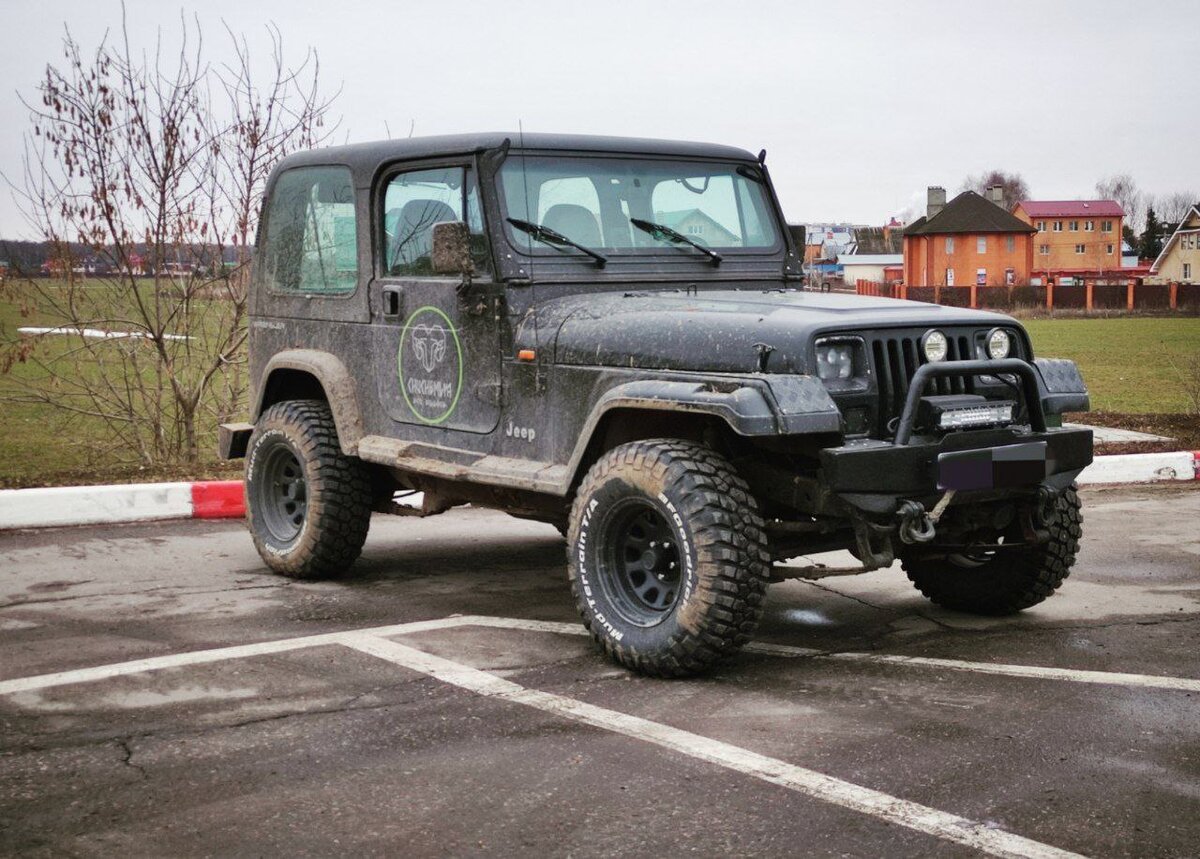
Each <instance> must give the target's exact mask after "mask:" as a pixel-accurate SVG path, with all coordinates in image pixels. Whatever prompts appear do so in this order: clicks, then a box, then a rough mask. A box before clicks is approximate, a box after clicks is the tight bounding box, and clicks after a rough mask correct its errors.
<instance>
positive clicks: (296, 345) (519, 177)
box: [221, 134, 1092, 675]
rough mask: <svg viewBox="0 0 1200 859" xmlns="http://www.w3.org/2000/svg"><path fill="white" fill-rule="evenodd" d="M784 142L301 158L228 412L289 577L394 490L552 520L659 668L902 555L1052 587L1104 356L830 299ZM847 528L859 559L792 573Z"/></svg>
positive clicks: (990, 598)
mask: <svg viewBox="0 0 1200 859" xmlns="http://www.w3.org/2000/svg"><path fill="white" fill-rule="evenodd" d="M764 155H765V153H760V154H759V156H758V157H755V156H753V155H751V154H750V153H748V152H745V151H743V150H741V149H734V148H730V147H726V146H713V145H707V144H699V143H675V142H664V141H656V140H638V139H619V138H604V137H574V136H559V135H532V134H526V135H520V136H519V135H516V134H513V135H505V134H478V135H464V136H449V137H430V138H425V139H420V138H417V139H409V140H398V141H388V142H382V143H373V144H364V145H357V146H346V147H340V148H332V149H323V150H319V151H313V152H306V153H303V154H298V155H293V156H291V157H289V158H287V159H285V160H284V161H283V163H282V164H280V165H279V167H278V169H277V170H276V171H275V173H274V174H273V176H272V178H271V181H270V183H269V187H268V189H267V196H266V203H265V205H264V209H263V217H262V222H261V225H260V228H259V237H258V248H257V254H256V260H255V272H254V277H253V286H252V288H251V295H250V323H249V324H250V332H249V343H250V345H249V350H250V351H249V354H250V369H251V378H252V380H253V393H252V403H253V412H252V417H253V424H231V425H225V426H223V427H221V452H222V455H223V456H224V457H227V458H236V457H242V456H245V457H246V499H247V506H248V510H249V515H248V518H249V527H250V531H251V534H252V535H253V538H254V542H255V544H256V545H257V547H258V550H259V552H260V553H261V554H262V557H263V559H264V560H265V561H266V563H267V565H268V566H270V567H271V568H272V569H273V570H275V571H277V572H279V573H282V574H284V575H288V576H296V577H304V578H307V577H316V576H334V575H338V574H340V573H343V572H345V571H346V570H347V568H348V567H350V566H351V564H352V563H353V562H354V560H355V558H357V557H358V555H359V552H360V551H361V549H362V545H363V542H364V540H365V539H366V536H367V528H368V526H369V524H370V519H371V514H372V511H380V512H391V513H416V514H418V515H424V516H427V515H432V514H435V513H441V512H443V511H445V510H448V509H450V508H451V507H454V506H456V505H462V504H468V503H469V504H476V505H484V506H488V507H494V508H498V509H500V510H504V511H507V512H509V513H511V514H512V515H514V516H518V517H522V518H529V519H536V520H541V521H544V522H547V523H550V524H552V525H554V526H555V527H557V528H558V529H559V530H560V531H561V532H562V533H563V534H564V535H565V536H566V539H567V545H568V548H567V569H568V574H569V577H570V583H571V589H572V592H573V594H574V596H575V600H576V603H577V604H578V607H579V611H580V613H581V614H582V615H583V622H584V624H585V625H586V626H587V627H588V629H590V630H591V633H592V635H593V636H594V637H595V639H596V640H597V641H598V642H599V643H600V644H601V645H602V646H603V648H604V649H605V650H606V651H607V652H608V653H609V654H610V655H611V656H612V657H613V658H614V659H616V660H617V661H619V662H621V663H622V664H624V665H627V666H629V667H631V668H634V669H637V670H639V671H643V672H646V673H648V674H656V675H682V674H689V673H692V672H695V671H698V670H701V669H704V668H705V667H706V666H709V665H711V664H712V663H714V662H715V661H716V660H719V659H721V658H722V657H725V656H728V655H729V654H731V653H734V652H735V651H737V650H738V648H740V647H741V646H742V645H743V644H744V643H745V642H746V641H747V640H748V639H749V638H750V636H751V635H752V634H753V633H754V630H755V627H756V625H757V623H758V620H759V618H760V616H761V614H762V610H763V599H764V595H765V591H766V587H767V584H768V583H769V582H772V581H776V580H778V579H780V578H786V577H804V578H820V577H822V576H827V575H841V574H849V573H852V572H862V571H866V570H873V569H879V568H881V567H887V566H889V565H891V564H892V563H893V562H894V561H895V560H897V559H899V560H900V562H901V563H902V565H903V567H904V569H905V571H906V572H907V574H908V577H909V578H910V579H912V581H913V582H914V583H915V584H916V586H917V587H918V588H919V589H920V590H921V592H922V593H923V594H925V596H927V597H928V598H929V599H931V600H933V601H935V602H937V603H939V604H941V605H943V606H946V607H949V608H954V609H959V610H963V611H971V612H980V613H986V614H1001V613H1007V612H1014V611H1018V610H1020V609H1023V608H1027V607H1029V606H1032V605H1034V604H1035V603H1038V602H1040V601H1042V600H1043V599H1045V598H1046V597H1047V596H1049V595H1050V594H1051V593H1052V592H1053V591H1054V590H1055V589H1056V588H1057V587H1058V586H1059V585H1060V584H1061V583H1062V581H1063V579H1064V578H1066V576H1067V574H1068V572H1069V571H1070V568H1071V566H1072V564H1073V563H1074V560H1075V553H1076V551H1077V548H1078V541H1079V538H1080V521H1081V520H1080V509H1079V499H1078V498H1077V496H1076V493H1075V490H1074V488H1073V483H1072V481H1074V479H1075V477H1076V476H1077V475H1078V474H1079V472H1080V471H1081V470H1082V469H1083V468H1084V467H1085V466H1087V465H1088V464H1089V463H1090V462H1091V459H1092V438H1091V433H1090V432H1088V431H1086V430H1078V429H1063V428H1062V419H1061V415H1062V414H1063V413H1064V412H1065V411H1068V410H1069V411H1082V410H1086V409H1087V407H1088V397H1087V391H1086V388H1085V387H1084V385H1083V381H1082V379H1081V378H1080V375H1079V372H1078V370H1077V369H1076V367H1075V365H1074V364H1073V363H1072V362H1070V361H1060V360H1048V359H1043V358H1037V359H1035V358H1034V356H1033V349H1032V347H1031V345H1030V341H1029V337H1028V335H1027V334H1026V332H1025V331H1024V329H1023V328H1022V327H1021V325H1020V324H1018V323H1017V322H1016V321H1015V320H1013V319H1011V318H1009V317H1007V316H1002V315H997V314H993V313H985V312H980V311H974V310H964V309H956V308H951V307H940V306H934V305H929V304H921V303H915V302H906V301H895V300H891V299H879V298H860V297H857V296H849V295H838V294H832V293H831V294H819V293H812V292H806V291H804V290H803V289H802V288H801V286H802V272H801V264H800V258H799V257H798V255H797V253H798V250H799V249H798V248H797V247H795V245H794V243H793V241H792V238H791V236H790V235H789V231H788V229H787V227H786V225H785V223H784V220H783V217H782V214H781V212H780V208H779V204H778V201H777V200H776V198H775V194H774V192H773V191H772V187H771V182H770V179H769V177H768V174H767V169H766V166H765V163H764V160H765V159H764ZM403 492H409V493H417V492H419V493H422V496H421V498H422V501H421V506H420V507H419V508H410V507H407V506H403V505H402V504H400V503H398V502H397V500H396V498H397V496H398V494H399V493H403ZM835 549H848V550H849V551H850V552H852V553H853V554H854V555H855V556H856V557H857V559H858V560H859V561H860V562H861V565H860V566H857V567H852V568H830V567H825V566H820V565H817V566H806V567H798V566H783V565H775V564H774V562H775V561H779V560H783V559H788V558H795V557H797V556H800V555H808V554H813V553H818V552H825V551H830V550H835Z"/></svg>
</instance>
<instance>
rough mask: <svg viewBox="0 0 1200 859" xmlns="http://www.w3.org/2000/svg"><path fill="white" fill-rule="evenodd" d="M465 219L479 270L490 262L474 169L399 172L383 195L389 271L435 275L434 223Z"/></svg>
mask: <svg viewBox="0 0 1200 859" xmlns="http://www.w3.org/2000/svg"><path fill="white" fill-rule="evenodd" d="M445 221H465V222H466V224H467V227H468V229H469V230H470V232H471V250H472V256H473V257H474V260H475V268H476V270H477V271H487V270H490V268H491V254H490V253H489V252H488V246H487V235H486V233H485V232H484V229H483V207H482V205H481V204H480V201H479V187H478V185H477V184H476V183H475V181H474V173H473V172H472V171H469V170H467V169H466V168H465V167H438V168H434V169H432V170H412V171H409V172H407V173H398V174H396V175H395V176H393V177H392V178H391V179H390V180H388V184H387V190H386V191H385V192H384V195H383V262H384V271H385V273H386V274H389V275H432V274H433V264H432V260H431V258H430V254H431V251H432V249H433V225H434V224H440V223H443V222H445Z"/></svg>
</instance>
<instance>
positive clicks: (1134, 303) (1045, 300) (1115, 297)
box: [857, 280, 1200, 313]
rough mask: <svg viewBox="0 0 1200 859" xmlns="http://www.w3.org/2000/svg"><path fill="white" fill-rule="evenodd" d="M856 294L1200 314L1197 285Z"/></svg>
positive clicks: (902, 288) (1088, 284)
mask: <svg viewBox="0 0 1200 859" xmlns="http://www.w3.org/2000/svg"><path fill="white" fill-rule="evenodd" d="M857 292H858V294H859V295H874V296H879V297H883V298H907V299H909V300H910V301H926V302H930V303H932V304H945V305H948V306H951V307H973V308H983V309H986V310H1013V309H1016V308H1022V307H1024V308H1043V307H1044V308H1046V309H1047V310H1054V309H1056V308H1057V309H1060V310H1126V311H1129V310H1176V311H1184V312H1189V313H1200V284H1196V283H1171V284H1166V283H1162V284H1158V283H1137V282H1135V281H1131V282H1129V283H1123V284H1112V283H1095V282H1093V281H1090V280H1089V281H1085V282H1084V283H1078V284H1072V285H1070V286H1064V285H1062V284H1057V285H1041V286H975V285H971V286H908V285H906V284H903V283H879V282H877V281H871V280H860V281H858V283H857Z"/></svg>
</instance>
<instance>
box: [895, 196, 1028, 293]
mask: <svg viewBox="0 0 1200 859" xmlns="http://www.w3.org/2000/svg"><path fill="white" fill-rule="evenodd" d="M988 194H989V197H990V199H985V198H983V197H981V196H979V195H978V194H976V193H975V192H974V191H963V192H962V193H961V194H959V195H958V196H957V197H955V198H954V199H953V200H951V201H950V202H949V203H947V202H946V189H944V188H940V187H933V188H930V189H929V196H928V204H927V211H926V213H925V216H924V217H922V218H918V219H917V220H916V221H914V222H913V223H911V224H909V226H908V227H907V228H906V229H905V230H904V282H905V283H906V284H908V285H909V286H970V285H972V284H977V285H980V286H1001V285H1004V284H1026V283H1028V282H1029V276H1030V272H1031V270H1032V269H1033V236H1034V235H1035V234H1036V232H1037V230H1036V229H1035V228H1034V227H1032V226H1030V225H1029V224H1028V223H1026V222H1025V221H1022V220H1021V219H1019V218H1017V217H1014V216H1013V215H1011V214H1009V213H1008V212H1007V211H1006V210H1005V209H1004V207H1003V205H1002V204H1001V197H1000V189H999V188H989V189H988Z"/></svg>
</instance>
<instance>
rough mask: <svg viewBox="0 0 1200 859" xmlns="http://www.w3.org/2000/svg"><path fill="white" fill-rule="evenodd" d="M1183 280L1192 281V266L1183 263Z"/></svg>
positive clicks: (1188, 263)
mask: <svg viewBox="0 0 1200 859" xmlns="http://www.w3.org/2000/svg"><path fill="white" fill-rule="evenodd" d="M1183 279H1184V280H1191V279H1192V264H1191V263H1190V262H1185V263H1184V264H1183Z"/></svg>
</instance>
